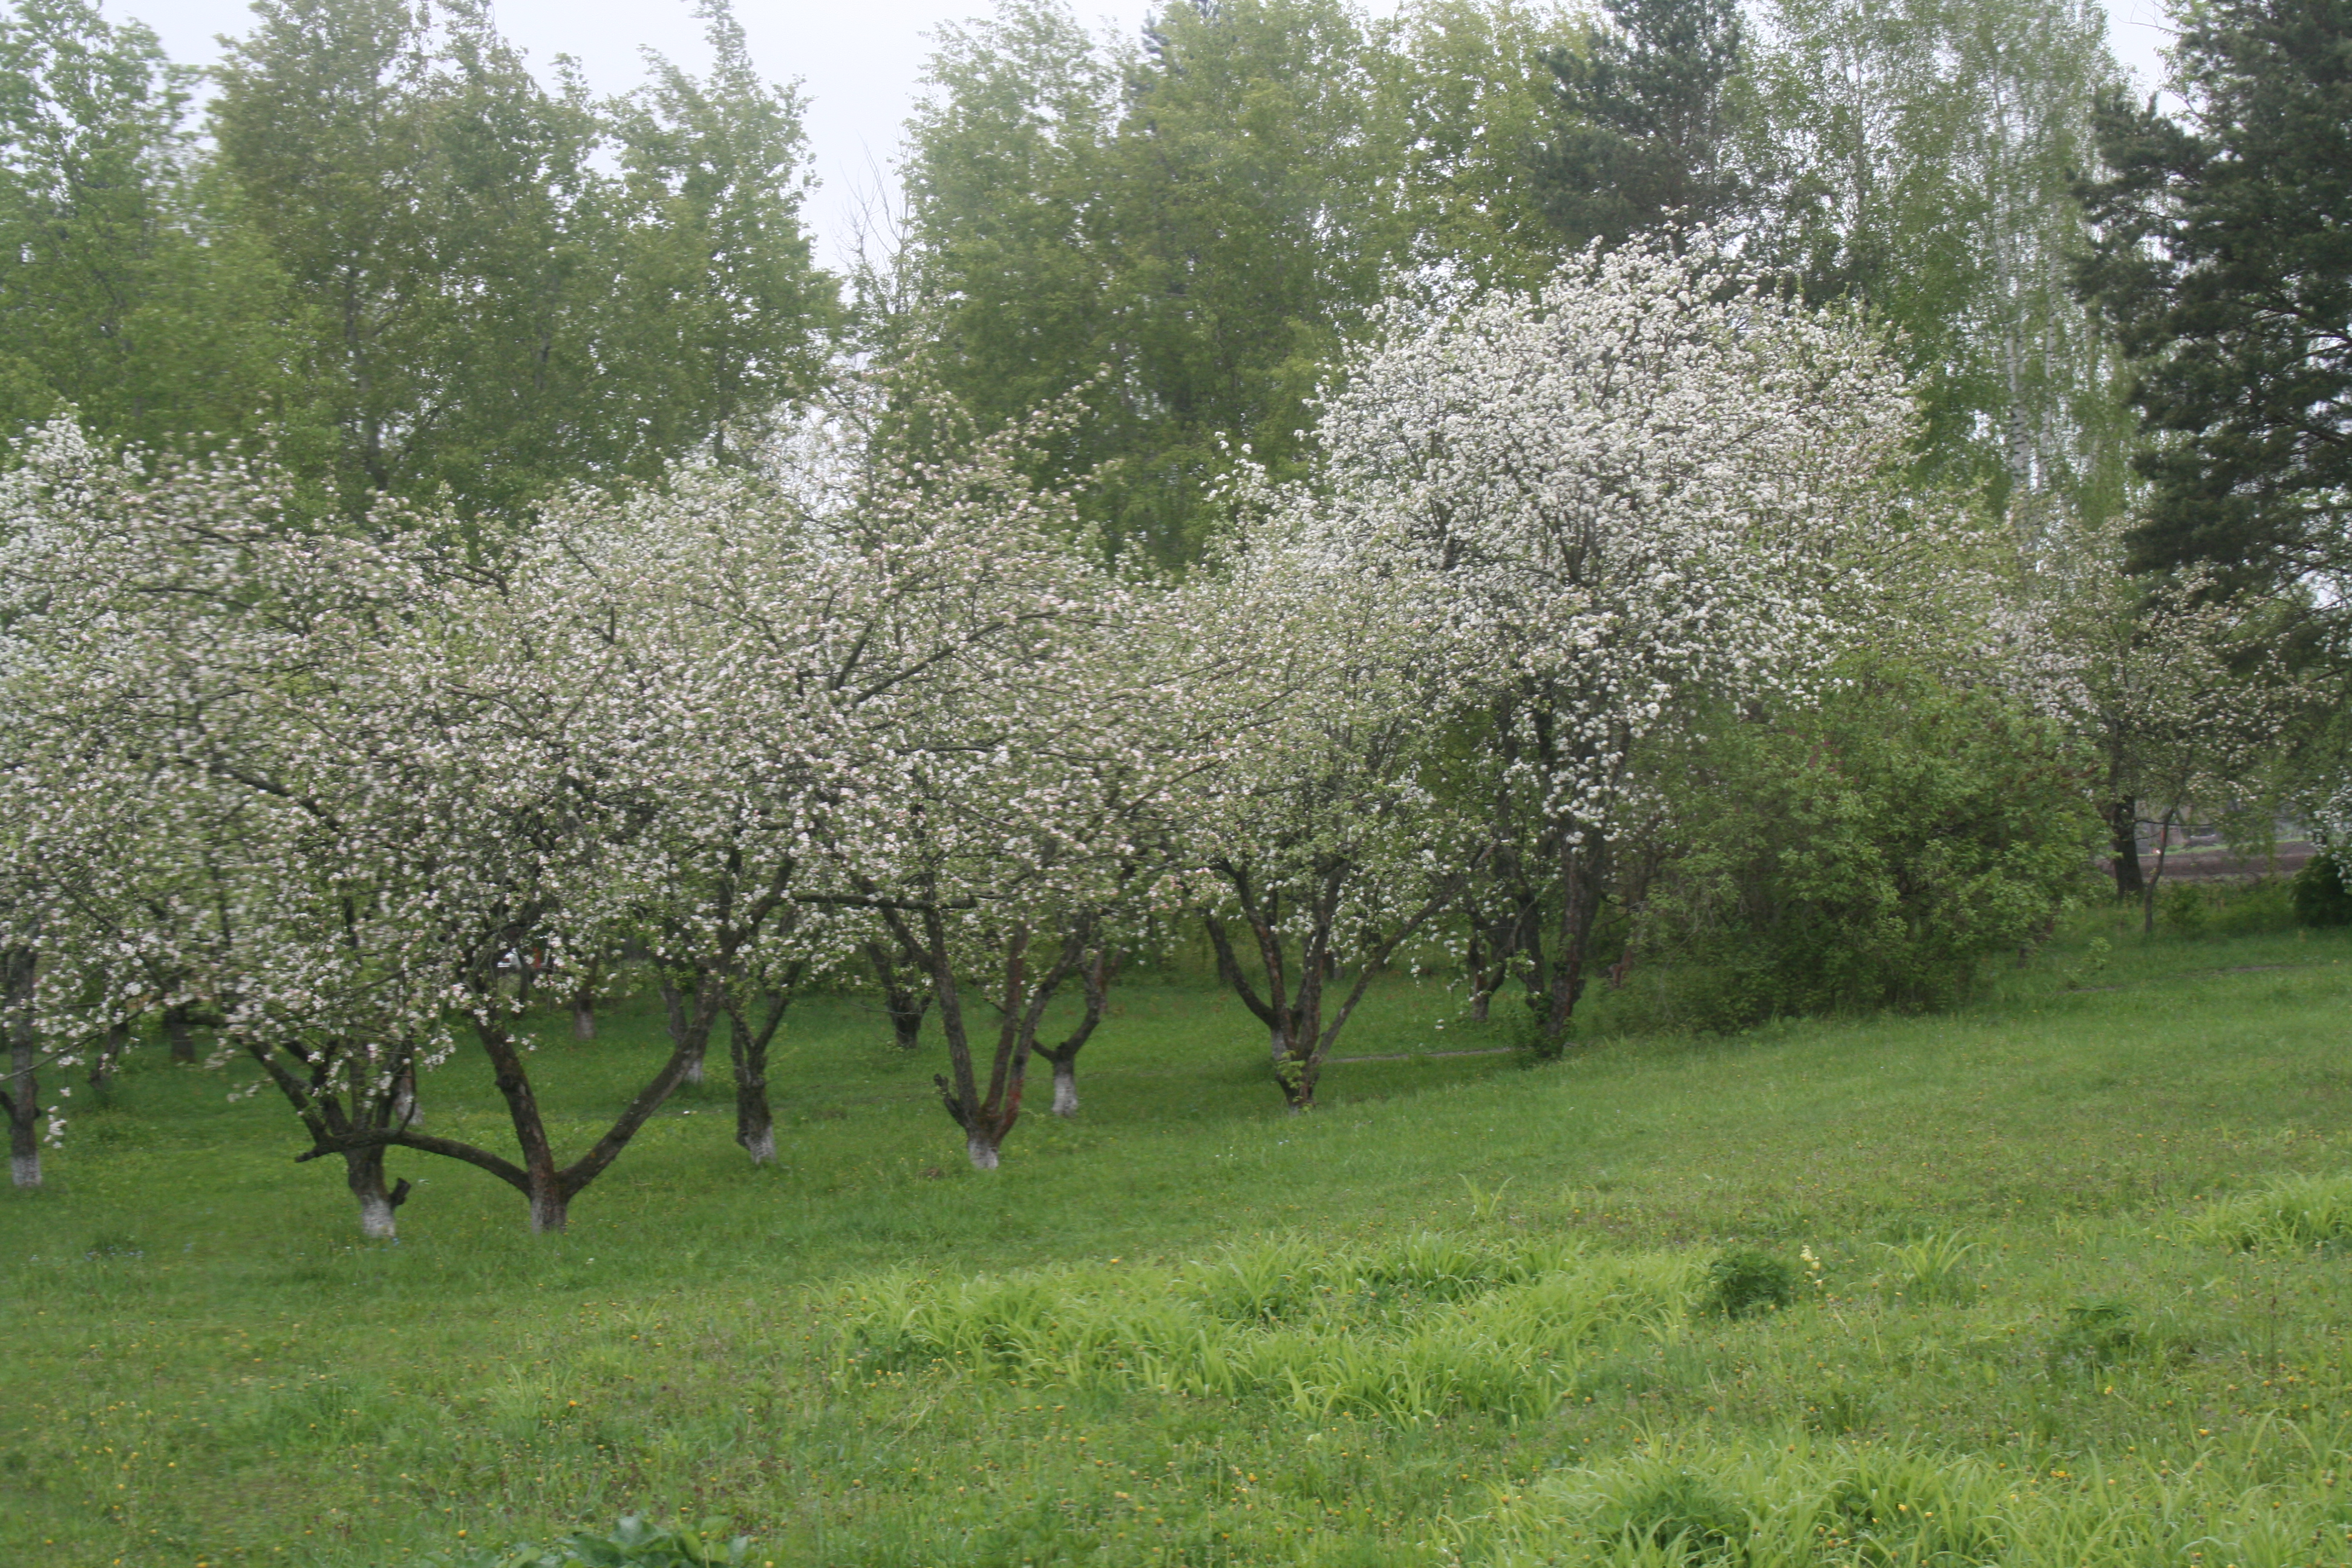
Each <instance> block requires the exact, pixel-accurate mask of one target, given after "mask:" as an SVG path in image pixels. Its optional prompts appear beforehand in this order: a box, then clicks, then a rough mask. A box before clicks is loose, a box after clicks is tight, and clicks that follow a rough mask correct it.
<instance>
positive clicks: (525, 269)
mask: <svg viewBox="0 0 2352 1568" xmlns="http://www.w3.org/2000/svg"><path fill="white" fill-rule="evenodd" d="M255 9H256V11H257V15H258V16H259V18H260V21H259V24H258V26H257V28H256V29H255V31H254V32H253V34H252V35H251V36H250V37H247V38H246V39H244V40H242V41H241V42H239V43H237V44H236V45H235V46H233V47H232V48H231V49H230V51H229V54H228V56H227V58H226V61H225V63H224V65H223V66H222V68H221V71H220V80H221V92H220V96H219V98H218V100H216V102H215V105H214V107H213V119H212V124H213V130H214V133H215V138H216V140H217V142H218V145H219V157H220V163H221V165H222V168H223V171H224V173H225V174H226V176H227V177H228V178H229V179H230V180H231V181H232V182H233V183H234V184H235V186H236V191H237V194H238V197H239V200H240V201H241V203H242V209H243V213H244V215H245V216H246V217H247V220H248V221H249V222H250V224H251V225H252V226H253V228H254V230H255V232H256V233H257V235H258V236H259V237H260V238H261V239H262V241H263V243H264V244H265V245H266V246H267V247H268V251H269V253H270V255H271V256H272V258H274V259H275V260H276V262H277V264H278V267H279V268H280V269H281V270H282V271H283V273H284V274H285V276H286V277H287V279H288V280H289V284H290V285H291V287H292V289H293V290H294V291H295V294H296V296H297V305H298V310H297V313H296V317H295V319H296V320H297V321H299V323H300V324H301V325H302V326H303V327H304V328H305V329H306V331H305V338H304V350H305V355H306V359H305V368H306V371H307V373H308V374H309V375H310V377H311V378H312V379H313V381H314V382H315V384H316V385H317V386H318V388H319V396H320V400H321V402H322V403H323V404H324V405H326V406H327V408H328V409H329V410H330V412H331V417H332V421H333V424H334V426H335V428H336V430H337V432H338V436H339V448H340V449H339V451H338V453H337V455H336V459H335V462H334V464H333V480H334V487H335V489H336V491H337V493H338V495H339V496H340V498H341V501H342V504H343V505H344V507H345V508H346V509H347V510H350V511H352V512H354V513H356V512H360V511H362V510H366V508H367V507H368V506H369V505H371V504H372V503H373V500H374V499H375V498H376V497H379V496H383V495H393V496H400V497H406V498H412V499H413V498H422V497H425V496H430V495H435V494H437V493H441V492H445V491H446V493H447V494H448V496H449V497H450V498H451V500H453V501H454V502H455V504H456V505H457V508H458V509H459V510H460V511H461V512H465V513H470V514H476V515H478V514H481V513H483V512H488V511H500V510H513V509H514V508H516V507H518V506H520V505H522V504H525V503H527V502H529V501H530V500H531V499H533V498H535V497H537V496H540V495H542V494H545V493H546V492H547V491H549V490H550V489H552V488H554V487H556V486H558V485H560V484H562V483H564V482H567V481H571V480H575V479H600V478H610V477H614V476H618V475H625V474H638V475H643V474H648V473H651V472H653V471H656V470H657V469H658V468H660V466H661V465H662V464H664V463H665V462H667V461H670V460H673V459H675V458H678V457H680V456H682V455H684V454H686V453H688V452H690V451H692V450H695V449H697V448H698V447H704V446H706V445H708V446H710V447H714V448H715V449H716V450H717V451H718V452H719V455H720V456H722V457H726V456H731V455H733V454H734V452H735V451H736V443H737V441H738V439H739V437H737V436H736V435H735V434H733V432H735V431H736V430H737V429H738V428H739V427H740V426H744V425H745V422H746V421H749V420H755V419H757V418H759V417H761V416H765V415H766V414H767V413H768V412H769V410H770V409H771V408H772V405H774V404H776V403H779V402H782V401H783V400H785V399H787V398H789V397H791V396H792V395H794V394H796V393H800V392H803V391H805V390H806V389H807V388H808V386H809V384H811V382H812V380H813V379H814V374H815V372H816V367H817V364H818V362H819V360H820V358H821V352H822V344H823V342H824V332H825V331H826V330H827V329H828V328H829V326H830V324H831V321H832V315H833V298H832V292H831V286H830V284H829V282H828V281H827V280H826V279H824V278H823V276H822V275H821V274H820V273H819V272H818V271H817V269H816V268H814V264H813V263H812V261H811V260H810V258H809V253H808V246H807V242H806V238H805V236H804V235H803V231H802V228H801V226H800V222H799V211H798V204H799V199H800V176H799V174H798V172H797V171H798V169H799V161H800V155H801V142H800V127H799V118H798V116H799V102H798V100H797V98H796V97H794V96H793V94H792V93H791V92H790V91H786V90H779V89H772V88H769V87H767V86H766V85H765V84H763V83H761V82H760V81H759V80H758V79H757V77H756V75H755V74H754V73H753V72H752V70H751V65H750V62H749V59H748V58H747V57H746V55H745V52H744V49H743V47H742V39H741V35H740V30H738V29H737V28H736V26H735V24H734V23H733V21H732V19H731V17H730V16H729V15H728V13H727V12H726V11H725V10H724V9H723V8H720V7H719V6H718V5H715V4H714V5H712V6H711V7H709V8H707V9H706V11H705V13H704V15H705V17H706V20H707V21H708V23H709V29H710V34H711V37H712V40H713V42H714V44H716V45H717V53H718V57H719V58H718V65H717V68H716V71H715V72H714V74H713V77H712V78H711V79H710V80H709V81H708V82H702V81H697V80H695V79H692V78H690V77H688V75H686V74H685V73H683V72H680V71H678V70H677V69H676V68H673V67H671V66H670V65H668V64H667V62H666V61H662V60H659V59H658V58H656V61H655V62H654V63H655V68H656V79H655V82H654V84H653V85H652V86H650V87H648V88H647V89H644V90H643V91H641V92H640V93H638V94H637V95H635V96H634V97H632V98H630V99H627V100H623V101H622V102H620V103H619V104H617V105H613V106H600V105H598V104H596V103H595V102H593V100H590V99H589V98H588V96H587V95H586V93H585V91H584V90H583V89H582V88H581V87H580V85H579V84H578V82H577V81H576V80H575V79H569V78H567V79H564V80H562V82H560V84H559V86H560V90H559V91H555V92H550V91H548V90H546V89H543V88H542V87H541V84H540V83H539V82H538V81H537V80H535V79H533V78H532V76H531V75H530V72H529V70H527V69H526V68H525V67H524V64H523V61H522V59H521V58H520V56H519V55H518V54H517V53H516V52H515V51H514V49H513V48H512V47H510V46H509V45H508V44H507V43H506V41H505V40H504V39H503V38H501V37H499V34H498V32H497V30H496V28H495V26H493V24H492V22H491V19H490V16H489V13H488V9H487V7H485V6H482V5H477V4H475V3H474V0H454V3H453V4H450V5H446V6H444V7H441V8H438V9H436V10H434V11H432V12H427V11H426V10H425V9H424V8H422V7H411V6H410V5H406V4H404V0H259V3H258V4H257V5H256V7H255ZM608 137H609V138H610V139H612V140H614V141H616V142H617V143H618V150H619V153H620V162H621V163H622V166H623V173H622V174H621V175H620V176H618V177H615V176H614V175H611V174H605V173H603V172H601V171H600V169H599V166H598V163H597V162H596V153H597V152H598V149H599V147H600V146H601V145H602V144H603V142H604V140H605V139H607V138H608Z"/></svg>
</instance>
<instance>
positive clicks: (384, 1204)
mask: <svg viewBox="0 0 2352 1568" xmlns="http://www.w3.org/2000/svg"><path fill="white" fill-rule="evenodd" d="M360 1234H361V1235H362V1236H364V1237H367V1238H368V1239H369V1240H371V1241H390V1240H392V1239H394V1237H397V1236H399V1234H400V1227H399V1226H398V1225H397V1224H396V1223H395V1222H394V1219H393V1217H392V1200H391V1199H390V1198H388V1197H385V1196H384V1195H383V1194H382V1193H371V1194H368V1195H367V1196H366V1197H363V1198H362V1199H361V1200H360Z"/></svg>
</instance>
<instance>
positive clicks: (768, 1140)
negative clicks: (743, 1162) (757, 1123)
mask: <svg viewBox="0 0 2352 1568" xmlns="http://www.w3.org/2000/svg"><path fill="white" fill-rule="evenodd" d="M743 1152H745V1153H747V1154H749V1155H751V1163H753V1164H754V1165H772V1164H774V1163H776V1130H775V1129H774V1128H772V1127H762V1128H761V1129H760V1131H757V1132H754V1133H752V1134H751V1137H749V1138H747V1139H745V1140H744V1141H743Z"/></svg>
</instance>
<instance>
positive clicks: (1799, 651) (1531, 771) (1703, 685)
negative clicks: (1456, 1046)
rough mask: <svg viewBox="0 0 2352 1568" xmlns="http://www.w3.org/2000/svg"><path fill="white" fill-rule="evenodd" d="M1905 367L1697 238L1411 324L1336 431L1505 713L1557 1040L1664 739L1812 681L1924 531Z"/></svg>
mask: <svg viewBox="0 0 2352 1568" xmlns="http://www.w3.org/2000/svg"><path fill="white" fill-rule="evenodd" d="M1912 420H1913V416H1912V409H1911V405H1910V402H1909V399H1908V397H1907V396H1906V391H1905V387H1904V384H1903V381H1902V378H1901V376H1900V374H1898V372H1897V371H1896V369H1895V366H1894V365H1893V363H1891V361H1890V360H1889V359H1888V358H1887V357H1886V356H1885V354H1884V353H1882V352H1881V350H1880V348H1879V345H1878V344H1877V342H1875V340H1874V337H1873V336H1872V335H1871V334H1870V333H1869V332H1868V331H1865V330H1864V327H1863V325H1862V324H1861V323H1859V322H1858V321H1853V320H1852V319H1850V318H1846V317H1842V316H1836V315H1822V314H1815V313H1812V312H1810V311H1808V310H1804V309H1803V308H1802V307H1801V305H1799V304H1797V303H1795V302H1793V301H1790V300H1786V299H1784V298H1783V297H1781V296H1780V295H1779V294H1777V293H1775V292H1773V291H1771V290H1770V289H1767V288H1764V287H1761V286H1757V285H1753V284H1750V283H1748V282H1747V281H1745V280H1743V279H1742V278H1741V277H1740V275H1739V273H1738V268H1737V267H1736V265H1735V264H1734V263H1733V262H1732V261H1730V260H1729V259H1727V258H1725V257H1724V256H1722V255H1721V254H1719V253H1717V252H1715V251H1713V250H1711V249H1710V248H1709V247H1708V246H1707V244H1706V242H1705V239H1704V237H1701V238H1700V239H1699V240H1697V241H1696V242H1695V243H1693V244H1692V245H1691V246H1690V247H1689V248H1687V249H1686V250H1685V252H1683V253H1682V254H1679V255H1677V254H1673V253H1671V252H1669V251H1668V250H1666V249H1664V248H1663V247H1650V246H1643V245H1639V244H1636V245H1630V246H1626V247H1620V248H1619V249H1617V250H1615V251H1612V252H1610V253H1609V254H1607V255H1605V256H1604V255H1600V254H1597V253H1593V252H1587V253H1586V254H1584V255H1582V256H1580V257H1579V258H1575V259H1573V260H1572V261H1570V263H1569V265H1568V266H1567V267H1565V268H1563V269H1562V270H1561V272H1560V273H1559V275H1558V276H1557V277H1556V278H1555V279H1554V280H1553V281H1552V282H1550V283H1549V285H1547V286H1546V287H1545V288H1544V289H1543V290H1542V291H1541V292H1540V293H1539V294H1538V296H1537V297H1535V298H1533V299H1522V298H1518V297H1514V296H1505V295H1495V296H1490V297H1488V298H1486V299H1485V300H1481V301H1478V302H1475V303H1473V304H1471V305H1469V306H1468V307H1466V308H1465V309H1463V310H1459V311H1457V312H1455V313H1453V314H1450V315H1447V316H1445V317H1444V318H1442V319H1438V320H1424V319H1420V318H1417V317H1414V316H1412V315H1411V314H1408V313H1404V312H1398V313H1395V314H1392V315H1391V317H1390V319H1389V320H1388V321H1387V322H1386V325H1385V329H1384V331H1382V333H1381V335H1380V336H1379V338H1378V340H1377V341H1376V342H1374V343H1373V344H1372V345H1371V346H1370V348H1369V349H1368V350H1367V351H1366V352H1365V353H1362V354H1361V355H1360V357H1359V358H1358V360H1357V361H1356V362H1355V363H1352V364H1350V365H1349V367H1348V374H1347V376H1346V378H1345V382H1344V384H1343V385H1342V387H1341V389H1340V390H1339V392H1338V393H1337V394H1336V395H1333V396H1332V397H1331V398H1330V399H1329V401H1328V405H1327V407H1326V411H1325V414H1324V416H1323V419H1322V422H1321V426H1320V432H1319V434H1320V441H1321V448H1322V463H1323V471H1322V475H1321V480H1320V482H1321V484H1322V486H1323V488H1324V490H1325V492H1326V493H1327V494H1328V497H1329V498H1330V504H1331V506H1332V507H1333V508H1334V509H1335V511H1336V515H1337V517H1338V519H1339V521H1340V522H1341V523H1342V525H1343V526H1344V527H1345V528H1346V529H1347V530H1348V531H1349V532H1350V533H1351V534H1352V536H1353V538H1354V539H1355V541H1356V547H1357V548H1358V549H1359V551H1360V552H1361V554H1362V557H1363V559H1364V560H1366V561H1367V562H1368V563H1371V562H1379V563H1389V565H1390V567H1391V569H1394V570H1398V571H1411V572H1415V573H1418V574H1422V575H1423V577H1424V578H1425V579H1426V580H1427V581H1428V583H1429V584H1431V588H1430V597H1429V603H1430V604H1431V605H1432V606H1433V613H1434V616H1435V617H1436V618H1435V620H1434V622H1433V626H1432V627H1431V648H1432V656H1431V657H1432V658H1434V659H1441V660H1443V661H1444V668H1445V669H1446V671H1447V679H1448V681H1449V683H1450V686H1451V700H1450V702H1449V704H1448V708H1449V710H1450V711H1452V712H1454V713H1456V714H1460V715H1465V716H1483V719H1482V722H1483V723H1484V726H1485V731H1486V732H1485V736H1484V741H1483V744H1482V746H1481V748H1480V750H1481V753H1482V755H1483V756H1484V757H1485V759H1486V763H1488V765H1489V770H1490V772H1489V777H1488V780H1487V783H1486V790H1487V792H1488V798H1489V799H1490V800H1491V802H1492V806H1491V809H1492V812H1493V818H1492V825H1491V833H1492V837H1493V841H1494V842H1495V844H1496V847H1497V853H1496V857H1495V860H1494V865H1495V867H1496V871H1497V874H1498V875H1501V876H1504V877H1507V878H1508V879H1510V882H1511V885H1508V886H1504V887H1500V888H1496V889H1487V890H1486V891H1485V892H1484V893H1483V894H1482V901H1484V902H1486V903H1487V904H1489V905H1508V906H1516V907H1517V909H1518V910H1521V911H1523V912H1524V914H1525V917H1526V918H1523V919H1517V920H1515V921H1512V922H1511V923H1512V926H1513V928H1514V929H1516V930H1517V931H1518V932H1519V933H1520V941H1521V943H1522V950H1521V952H1519V954H1518V955H1517V957H1518V962H1519V964H1520V968H1521V973H1522V977H1523V979H1524V980H1525V982H1526V984H1528V988H1529V990H1530V992H1531V993H1532V994H1533V997H1534V999H1535V1001H1536V1003H1537V1005H1538V1022H1539V1026H1540V1030H1541V1036H1540V1037H1541V1041H1542V1043H1543V1045H1544V1047H1545V1048H1547V1049H1549V1050H1554V1051H1556V1050H1558V1049H1559V1048H1561V1047H1562V1045H1563V1044H1564V1042H1565V1038H1566V1036H1567V1031H1568V1028H1569V1024H1570V1015H1571V1014H1572V1012H1573V1010H1574V1008H1575V1006H1576V1004H1577V1001H1578V998H1579V996H1580V993H1581V991H1582V988H1583V985H1584V983H1585V979H1586V972H1587V959H1588V949H1589V947H1590V944H1591V939H1592V934H1593V931H1594V927H1595V925H1596V923H1597V921H1598V918H1599V914H1600V911H1601V907H1602V900H1603V899H1604V897H1605V895H1606V893H1607V891H1608V889H1609V886H1610V879H1611V876H1612V865H1613V860H1614V858H1615V857H1616V855H1617V853H1618V852H1619V851H1620V850H1621V849H1622V847H1624V846H1623V843H1622V840H1623V839H1624V838H1625V837H1626V835H1627V834H1628V833H1629V832H1631V831H1633V826H1634V825H1635V824H1636V823H1637V822H1639V821H1640V820H1643V818H1644V817H1645V816H1648V815H1650V814H1649V813H1648V812H1647V810H1646V808H1645V805H1644V796H1645V792H1644V791H1643V787H1642V784H1641V783H1640V779H1641V767H1640V763H1641V762H1642V759H1643V753H1644V752H1645V751H1647V750H1648V749H1649V748H1651V747H1652V746H1654V744H1655V743H1656V742H1658V741H1659V740H1660V739H1662V738H1664V737H1665V736H1667V735H1670V734H1672V733H1674V732H1675V731H1677V730H1678V729H1681V728H1684V727H1686V726H1687V725H1688V724H1689V723H1690V721H1692V718H1693V716H1694V715H1695V714H1696V712H1698V711H1699V710H1701V709H1702V708H1704V707H1705V706H1706V705H1708V704H1720V703H1726V702H1729V703H1734V704H1737V703H1738V702H1740V701H1743V700H1748V698H1750V697H1751V696H1753V695H1754V694H1757V693H1760V692H1763V691H1766V690H1768V689H1773V688H1776V687H1780V686H1784V685H1786V684H1788V683H1790V682H1792V681H1797V680H1801V679H1803V678H1804V676H1805V674H1806V672H1807V671H1809V670H1811V669H1812V668H1816V667H1818V665H1819V664H1820V662H1821V661H1822V658H1823V656H1824V654H1825V653H1826V652H1827V651H1829V650H1831V649H1832V648H1833V647H1835V646H1836V645H1837V644H1838V642H1839V641H1840V640H1841V638H1842V637H1843V636H1844V635H1845V630H1844V627H1845V622H1846V616H1845V612H1844V606H1845V605H1846V604H1847V603H1848V602H1849V601H1850V600H1851V599H1852V598H1853V584H1851V583H1849V582H1848V581H1847V579H1848V578H1849V577H1850V576H1851V575H1852V574H1853V573H1854V572H1855V571H1856V570H1857V569H1858V567H1859V566H1860V564H1861V563H1863V562H1864V561H1865V560H1866V559H1867V558H1868V557H1869V555H1870V554H1871V553H1872V552H1873V551H1874V548H1875V544H1874V542H1875V541H1876V540H1877V539H1878V538H1879V537H1880V536H1883V535H1886V534H1894V533H1900V532H1901V531H1903V530H1904V528H1905V526H1906V521H1905V514H1904V506H1903V500H1904V498H1903V496H1902V494H1901V491H1900V487H1899V485H1898V483H1897V479H1896V465H1897V461H1898V459H1899V458H1900V456H1901V453H1902V451H1903V447H1904V442H1905V439H1906V436H1907V435H1908V433H1909V431H1910V429H1911V427H1912Z"/></svg>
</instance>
